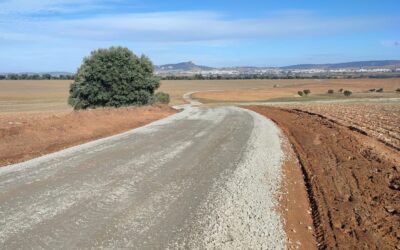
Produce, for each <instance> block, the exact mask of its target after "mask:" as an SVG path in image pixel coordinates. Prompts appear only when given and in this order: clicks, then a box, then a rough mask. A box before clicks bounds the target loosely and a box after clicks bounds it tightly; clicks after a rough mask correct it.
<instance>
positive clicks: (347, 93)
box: [343, 90, 353, 96]
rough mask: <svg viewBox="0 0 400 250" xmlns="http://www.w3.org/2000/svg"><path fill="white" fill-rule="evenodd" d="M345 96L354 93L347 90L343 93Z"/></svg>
mask: <svg viewBox="0 0 400 250" xmlns="http://www.w3.org/2000/svg"><path fill="white" fill-rule="evenodd" d="M343 94H344V95H345V96H351V94H353V92H351V91H350V90H345V91H344V92H343Z"/></svg>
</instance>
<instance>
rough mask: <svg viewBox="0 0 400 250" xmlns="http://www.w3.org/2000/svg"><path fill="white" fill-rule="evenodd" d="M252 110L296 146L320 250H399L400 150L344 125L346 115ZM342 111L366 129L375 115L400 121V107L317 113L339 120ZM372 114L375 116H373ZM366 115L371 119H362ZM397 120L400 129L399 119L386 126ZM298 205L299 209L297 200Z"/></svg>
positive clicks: (322, 111) (265, 109) (331, 108)
mask: <svg viewBox="0 0 400 250" xmlns="http://www.w3.org/2000/svg"><path fill="white" fill-rule="evenodd" d="M247 108H249V109H251V110H254V111H256V112H258V113H260V114H262V115H265V116H266V117H268V118H270V119H272V120H273V121H274V122H275V123H276V124H277V125H278V126H279V127H280V128H281V129H282V131H283V132H284V134H285V135H286V137H287V138H288V139H289V141H290V143H291V144H292V146H293V149H294V152H295V154H296V156H297V158H298V160H299V163H300V166H301V169H302V172H303V176H304V182H305V186H306V189H307V193H308V198H309V202H310V204H311V208H312V217H313V224H314V231H315V237H316V240H317V242H318V249H398V248H399V239H400V219H399V215H400V157H399V151H398V150H397V149H395V148H392V147H388V146H387V145H386V144H384V143H382V142H380V141H377V140H376V139H375V137H374V136H370V135H369V134H364V133H363V132H362V131H359V130H355V129H354V128H352V126H349V125H345V124H341V121H342V118H341V116H340V115H339V116H338V119H339V121H340V122H337V120H334V119H330V118H326V117H325V116H322V115H316V114H313V113H307V112H304V111H301V110H298V109H297V108H298V107H296V108H290V107H285V108H276V107H267V106H248V107H247ZM310 108H313V107H312V105H310ZM340 108H344V109H345V110H344V112H346V113H345V114H346V115H347V114H348V113H349V114H350V113H352V112H355V113H356V114H360V115H359V116H358V115H356V118H355V121H357V122H358V121H362V123H363V124H369V117H368V116H369V115H376V116H378V117H390V114H392V115H393V114H394V113H397V115H398V107H390V108H389V107H385V108H382V107H372V106H371V107H369V106H359V107H355V108H353V107H343V106H342V105H340V106H328V107H326V108H320V109H319V110H317V111H318V112H321V113H324V114H326V113H329V114H336V113H337V112H336V110H335V109H340ZM368 108H371V109H373V110H372V111H368V112H367V109H368ZM363 110H364V111H365V112H366V116H365V117H362V115H361V114H362V111H363ZM383 110H388V111H383ZM382 112H383V113H385V114H382ZM386 112H388V114H387V115H386ZM392 112H393V113H392ZM335 119H336V118H335ZM396 120H397V124H400V123H399V122H398V116H397V118H396V117H394V118H391V122H388V123H387V122H386V121H384V122H383V124H393V122H396ZM350 123H352V121H351V119H350ZM376 124H377V126H378V127H379V126H381V125H379V124H380V123H376ZM382 126H385V125H382ZM289 193H290V190H289ZM294 199H295V200H296V203H297V199H298V198H297V196H295V197H294Z"/></svg>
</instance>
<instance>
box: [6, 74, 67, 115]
mask: <svg viewBox="0 0 400 250" xmlns="http://www.w3.org/2000/svg"><path fill="white" fill-rule="evenodd" d="M71 82H72V81H70V80H37V81H36V80H17V81H13V80H2V81H0V113H2V112H17V111H50V110H71V107H70V106H68V104H67V99H68V94H69V92H68V91H69V85H70V84H71Z"/></svg>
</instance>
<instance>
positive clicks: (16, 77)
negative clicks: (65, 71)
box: [0, 74, 74, 80]
mask: <svg viewBox="0 0 400 250" xmlns="http://www.w3.org/2000/svg"><path fill="white" fill-rule="evenodd" d="M73 79H74V75H50V74H4V75H1V74H0V80H73Z"/></svg>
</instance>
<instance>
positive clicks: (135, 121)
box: [0, 105, 176, 166]
mask: <svg viewBox="0 0 400 250" xmlns="http://www.w3.org/2000/svg"><path fill="white" fill-rule="evenodd" d="M174 113H176V110H174V109H172V108H170V107H168V106H161V105H155V106H145V107H140V108H119V109H93V110H84V111H75V112H71V111H49V112H34V113H32V112H29V113H24V112H18V113H4V114H0V138H1V143H0V166H4V165H8V164H12V163H17V162H22V161H26V160H29V159H32V158H35V157H38V156H41V155H43V154H48V153H51V152H55V151H58V150H61V149H64V148H67V147H71V146H73V145H78V144H82V143H84V142H88V141H91V140H95V139H98V138H102V137H106V136H110V135H114V134H118V133H121V132H124V131H127V130H129V129H132V128H136V127H140V126H143V125H145V124H147V123H150V122H152V121H155V120H158V119H161V118H164V117H166V116H169V115H171V114H174Z"/></svg>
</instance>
